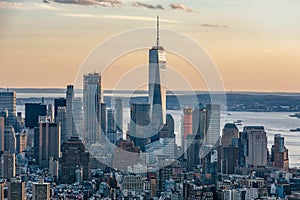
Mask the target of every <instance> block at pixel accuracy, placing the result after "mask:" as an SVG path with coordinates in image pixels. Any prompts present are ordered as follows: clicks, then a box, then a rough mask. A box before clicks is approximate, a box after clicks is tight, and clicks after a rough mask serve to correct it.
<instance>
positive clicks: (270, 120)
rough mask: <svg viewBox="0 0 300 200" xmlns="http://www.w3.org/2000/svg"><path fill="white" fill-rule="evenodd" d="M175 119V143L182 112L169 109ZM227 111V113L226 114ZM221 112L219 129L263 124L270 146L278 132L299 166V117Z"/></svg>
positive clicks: (126, 113)
mask: <svg viewBox="0 0 300 200" xmlns="http://www.w3.org/2000/svg"><path fill="white" fill-rule="evenodd" d="M17 111H19V112H22V113H23V116H24V111H25V106H24V105H17ZM123 112H124V119H123V120H124V122H123V130H126V129H127V124H128V123H129V121H130V110H129V108H124V111H123ZM167 113H170V114H171V115H172V116H173V118H174V121H175V134H176V143H177V144H180V132H181V119H182V112H181V111H174V110H169V111H167ZM228 113H229V114H228ZM228 113H227V114H225V113H223V114H221V117H222V119H223V120H221V129H222V128H223V127H224V124H225V123H232V122H234V121H237V120H242V122H241V123H242V124H241V125H239V126H238V128H239V130H240V131H242V130H243V127H244V126H257V125H258V126H264V127H265V131H266V132H267V137H268V147H269V148H271V146H272V144H273V141H274V134H277V133H280V134H281V135H282V136H284V138H285V146H286V147H287V148H288V150H289V159H290V166H291V167H300V132H290V129H296V128H298V127H300V119H297V118H293V117H290V116H289V115H290V114H294V113H289V112H228Z"/></svg>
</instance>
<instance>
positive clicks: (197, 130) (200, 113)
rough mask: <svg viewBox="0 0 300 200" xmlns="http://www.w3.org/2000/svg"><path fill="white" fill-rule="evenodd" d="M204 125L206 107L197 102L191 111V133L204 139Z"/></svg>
mask: <svg viewBox="0 0 300 200" xmlns="http://www.w3.org/2000/svg"><path fill="white" fill-rule="evenodd" d="M206 125H207V124H206V108H205V106H203V105H202V104H199V105H198V106H196V107H195V108H194V110H193V113H192V133H193V134H194V135H195V137H196V138H197V139H200V140H204V137H205V135H206Z"/></svg>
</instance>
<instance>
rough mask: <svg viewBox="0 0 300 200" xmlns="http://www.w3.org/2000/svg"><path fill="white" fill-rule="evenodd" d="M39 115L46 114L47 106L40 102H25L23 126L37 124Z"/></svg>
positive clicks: (28, 126)
mask: <svg viewBox="0 0 300 200" xmlns="http://www.w3.org/2000/svg"><path fill="white" fill-rule="evenodd" d="M39 116H47V106H46V105H42V104H40V103H26V104H25V127H27V128H34V127H38V126H39Z"/></svg>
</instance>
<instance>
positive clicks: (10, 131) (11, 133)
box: [4, 126, 17, 153]
mask: <svg viewBox="0 0 300 200" xmlns="http://www.w3.org/2000/svg"><path fill="white" fill-rule="evenodd" d="M16 145H17V144H16V133H15V129H14V127H12V126H5V127H4V150H5V151H10V152H11V153H16Z"/></svg>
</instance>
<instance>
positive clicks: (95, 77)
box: [83, 73, 101, 144]
mask: <svg viewBox="0 0 300 200" xmlns="http://www.w3.org/2000/svg"><path fill="white" fill-rule="evenodd" d="M83 112H84V131H85V138H84V139H85V141H86V142H88V143H90V144H93V143H97V142H100V122H101V75H100V74H99V73H90V74H86V75H84V76H83Z"/></svg>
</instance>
